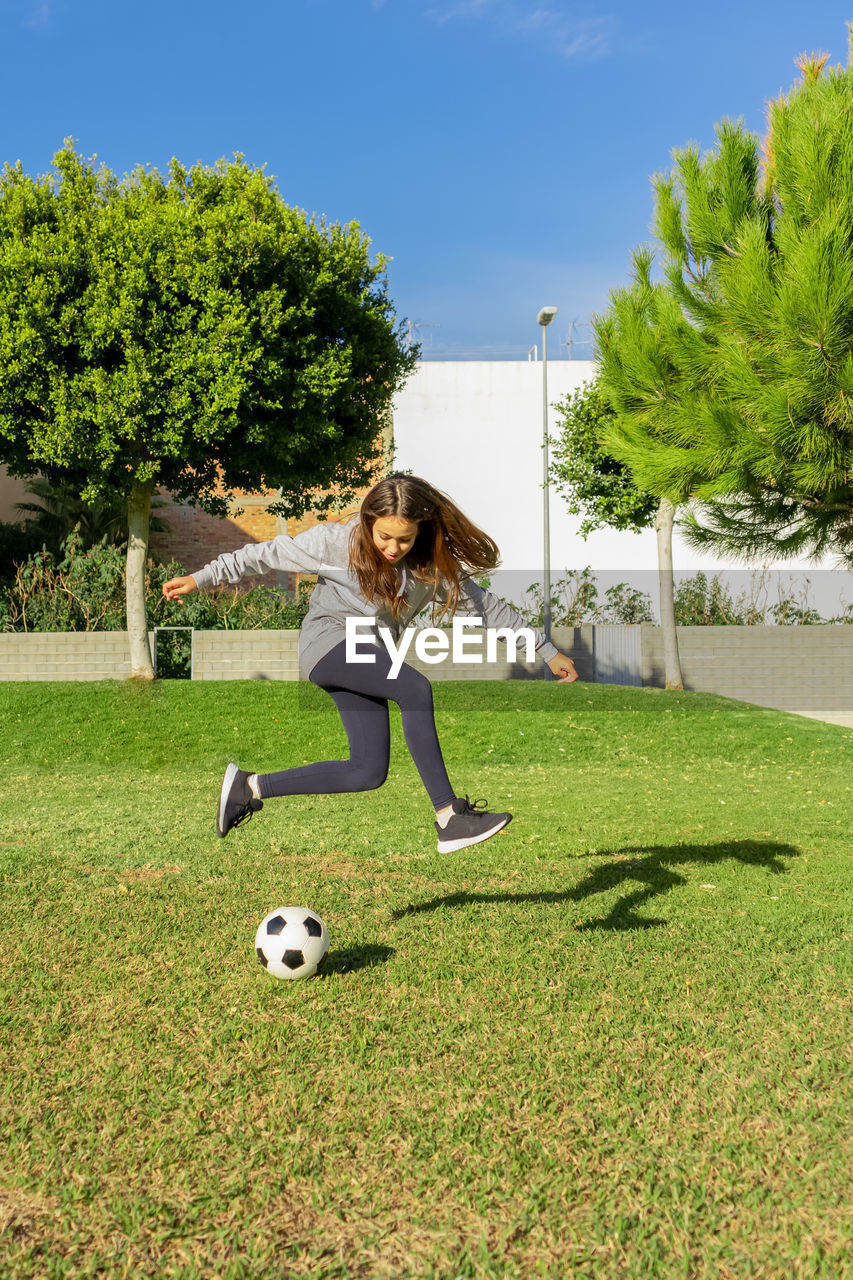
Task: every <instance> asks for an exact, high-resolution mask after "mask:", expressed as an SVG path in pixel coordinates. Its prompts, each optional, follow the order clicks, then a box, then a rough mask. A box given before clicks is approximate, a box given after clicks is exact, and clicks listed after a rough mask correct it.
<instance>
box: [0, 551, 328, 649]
mask: <svg viewBox="0 0 853 1280" xmlns="http://www.w3.org/2000/svg"><path fill="white" fill-rule="evenodd" d="M181 573H183V567H182V566H181V565H179V564H177V563H174V562H172V563H170V564H155V563H154V562H153V561H149V563H148V568H147V573H146V579H145V587H146V606H147V610H148V616H149V618H150V619H151V625H152V627H154V626H178V627H195V628H196V629H197V630H210V631H218V630H228V629H229V628H230V629H233V630H257V629H267V630H268V629H273V630H275V629H279V628H284V629H286V628H294V627H299V626H300V625H301V623H302V620H303V618H304V617H305V614H306V613H307V611H308V603H309V600H310V596H311V590H312V586H311V585H310V584H308V583H302V584H300V587H299V589H298V590H297V592H295V593H288V592H285V591H279V590H274V589H272V588H269V587H263V586H258V587H253V588H251V589H249V590H248V591H232V590H229V589H227V588H221V589H220V590H218V591H212V592H198V593H196V594H193V595H191V596H187V597H186V598H185V599H184V600H182V601H176V600H171V601H167V600H165V599H164V598H163V590H162V588H163V583H164V582H167V581H168V580H169V578H173V577H176V576H177V575H179V574H181ZM124 606H125V596H124V555H123V553H122V550H121V548H119V547H117V546H115V545H112V544H106V545H105V544H102V543H99V544H96V545H95V546H93V547H89V548H86V547H85V546H84V544H83V540H82V538H81V537H80V535H79V533H77V532H75V533H73V534H71V536H70V537H68V538H67V539H66V540H65V542H64V543H63V544H62V548H61V550H60V552H59V553H58V554H54V553H52V552H50V551H46V550H42V551H39V552H37V553H36V554H35V555H34V556H32V557H31V558H30V559H28V560H27V561H25V562H24V563H23V564H22V565H20V566H19V568H18V570H17V573H16V575H15V578H14V580H13V582H12V583H11V585H10V586H9V588H8V590H7V591H6V592H5V593H4V594H3V595H0V630H5V631H123V630H124V628H125V611H124Z"/></svg>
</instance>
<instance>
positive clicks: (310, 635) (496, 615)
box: [192, 521, 559, 676]
mask: <svg viewBox="0 0 853 1280" xmlns="http://www.w3.org/2000/svg"><path fill="white" fill-rule="evenodd" d="M355 523H356V521H350V522H349V523H348V524H341V523H339V522H332V521H329V522H328V523H327V524H317V525H314V527H313V528H311V529H306V530H305V531H304V532H303V533H298V534H297V535H296V537H295V538H290V537H288V536H287V535H286V534H281V535H280V536H279V537H277V538H273V539H272V540H271V541H270V542H253V543H250V544H249V545H248V546H246V547H243V548H241V550H240V551H231V552H227V553H226V554H225V555H221V556H217V558H216V559H215V560H211V561H210V563H209V564H206V565H205V566H204V568H203V569H199V570H198V572H194V573H193V575H192V576H193V578H194V579H195V581H196V585H197V586H198V588H199V590H204V589H205V588H208V587H218V586H221V585H222V584H223V583H231V584H233V583H236V582H239V581H240V580H241V578H245V577H248V576H249V575H251V574H260V573H268V572H270V571H271V570H276V571H277V572H279V573H311V574H317V585H316V587H315V588H314V590H313V592H312V593H311V603H310V605H309V608H308V613H307V615H306V617H305V620H304V622H303V623H302V629H301V632H300V635H299V665H300V667H301V668H302V671H303V672H304V674H305V675H306V676H310V674H311V671H312V669H313V668H314V667H315V666H316V665H317V663H318V662H319V661H320V659H321V658H324V657H325V656H326V654H327V653H329V652H330V651H331V650H332V649H334V647H335V646H336V645H337V644H340V643H341V641H343V640H344V638H345V630H346V620H347V618H375V619H376V623H377V626H384V627H388V629H389V630H390V632H391V633H392V635H393V636H394V637H395V641H396V640H397V639H399V636H400V634H401V633H402V632H403V630H404V629H405V627H406V626H408V625H413V619H414V618H415V616H416V615H417V614H419V613H420V612H421V611H422V610H423V609H424V608H425V607H426V606H427V605H429V603H430V602H431V600H432V594H433V593H432V586H431V585H430V584H429V583H426V582H421V581H419V580H418V579H416V578H414V577H412V575H411V574H409V573H407V572H406V567H405V562H404V561H401V562H400V564H399V565H398V566H396V572H397V574H398V577H399V579H400V592H399V594H400V595H403V594H405V595H407V596H408V608H406V609H404V610H403V612H402V613H401V615H400V617H399V618H396V619H395V618H394V617H393V616H392V614H391V611H390V610H389V609H385V608H379V607H377V605H376V604H375V603H370V602H368V601H367V600H365V598H364V596H363V595H362V594H361V588H360V587H359V585H358V578H357V577H356V575H355V573H354V572H352V571H351V569H350V567H349V539H350V533H351V531H352V529H353V528H354V526H355ZM436 599H437V600H438V601H440V602H441V603H443V602H444V599H445V593H444V591H443V590H442V587H441V584H439V588H438V591H437V592H436ZM457 612H459V613H462V614H466V615H467V616H469V617H479V618H482V619H483V624H484V625H485V626H486V627H509V628H512V629H513V630H518V629H519V628H521V627H524V626H526V623H525V622H524V619H523V618H522V617H521V616H520V614H518V613H516V611H515V610H514V609H512V608H510V606H509V605H507V604H504V602H503V601H502V600H499V599H498V598H497V596H494V595H492V593H491V592H490V591H486V590H485V589H484V588H483V587H480V586H478V585H477V583H476V582H473V581H472V580H471V579H470V578H464V579H462V580H461V582H460V593H459V604H458V607H457ZM534 634H535V636H536V651H537V653H539V654H540V655H541V656H542V658H543V659H544V660H545V661H546V662H548V661H549V660H550V659H551V658H553V657H555V655H556V654H557V653H558V652H559V650H558V649H557V648H556V646H555V645H553V644H551V643H550V642H549V641H547V640H546V639H545V636H544V634H543V632H541V631H535V632H534ZM364 643H365V641H364V639H363V638H361V639H360V641H359V647H361V646H362V645H363V644H364Z"/></svg>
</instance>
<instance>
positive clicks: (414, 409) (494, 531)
mask: <svg viewBox="0 0 853 1280" xmlns="http://www.w3.org/2000/svg"><path fill="white" fill-rule="evenodd" d="M594 375H595V364H594V362H593V361H590V360H565V359H562V360H561V359H556V360H550V361H549V362H548V368H547V377H548V402H549V406H550V407H549V431H550V434H551V435H552V436H553V435H554V434H555V431H556V426H557V416H558V415H557V414H556V412H555V411H554V408H553V405H554V403H555V402H558V401H560V400H562V399H564V398H565V396H566V395H567V394H569V393H570V392H572V391H574V390H575V389H576V388H577V387H579V386H581V385H582V384H583V383H585V382H588V381H590V380H591V379H592V378H593V377H594ZM542 409H543V387H542V363H541V361H539V362H537V361H515V360H501V361H425V362H423V363H421V364H419V365H418V366H417V369H416V371H415V373H413V374H412V376H411V378H410V379H409V381H408V383H407V384H406V386H405V387H404V388H403V390H402V391H401V392H400V393H399V394H398V395H397V397H396V399H395V401H394V410H393V411H394V443H395V448H396V454H395V464H396V466H397V467H398V468H399V469H400V470H404V471H411V472H413V473H414V474H415V475H420V476H423V477H424V479H427V480H429V481H430V482H431V483H432V484H434V485H435V486H436V487H437V488H439V489H442V490H444V492H446V493H448V494H449V495H450V496H451V497H452V498H453V499H454V501H455V502H457V503H458V505H459V506H460V507H461V508H462V509H463V510H464V511H465V512H466V513H467V514H468V515H469V516H470V517H471V519H472V520H473V521H474V522H475V523H476V524H478V525H479V526H480V527H481V528H483V529H485V530H486V532H487V533H489V534H490V535H491V536H492V537H493V538H494V539H495V541H496V542H497V544H498V546H499V547H500V549H501V554H502V573H501V574H500V575H495V577H494V579H493V582H494V586H495V588H496V589H497V590H498V591H499V592H500V593H501V594H503V595H505V596H507V597H509V598H512V599H516V600H520V599H521V598H522V593H523V591H524V588H525V587H526V586H528V585H529V583H530V582H532V581H534V580H538V581H540V582H541V580H542V570H543V564H544V537H543V488H542V476H543V469H542V463H543V456H542V434H543V431H542V428H543V414H542ZM549 509H550V526H551V538H550V542H551V578H552V582H553V581H556V580H557V579H558V578H560V577H561V576H562V575H563V574H564V573H565V571H566V570H567V569H570V570H571V569H583V568H584V567H586V566H589V567H590V568H592V569H593V570H594V571H597V573H598V575H599V586H600V590H601V589H602V588H606V587H607V586H609V585H612V584H613V583H617V582H630V584H631V585H632V586H635V587H638V588H639V589H641V590H643V591H646V592H647V593H648V594H649V595H650V596H651V598H652V600H653V601H655V602H656V600H657V543H656V537H655V532H654V529H646V530H644V531H643V532H642V533H619V532H616V531H614V530H610V529H605V530H601V531H600V532H597V533H593V534H591V535H590V536H589V537H588V538H587V539H586V540H584V539H583V538H582V537H581V536H580V533H579V532H578V529H579V526H580V523H581V521H580V518H579V517H577V516H570V515H569V514H568V512H567V510H566V501H565V499H564V498H563V497H562V496H561V495H560V494H559V493H557V492H556V491H555V490H554V488H553V486H552V487H551V492H550V503H549ZM673 560H674V565H675V570H676V573H677V574H678V573H680V572H682V573H690V574H692V573H695V572H696V571H697V570H699V569H704V570H706V571H707V572H708V573H709V574H711V573H714V572H720V571H723V570H726V569H728V570H732V568H733V566H732V564H731V562H730V561H725V560H722V559H720V558H719V557H715V556H713V555H710V554H708V553H707V552H699V551H695V550H693V549H691V548H690V547H688V546H686V544H685V543H684V542H683V541H682V540H681V539H680V538H679V537H678V535H677V533H676V535H675V537H674V539H673ZM806 566H807V562H806V561H790V562H787V563H786V565H785V566H784V569H783V570H782V572H781V575H780V566H779V565H778V564H776V565H774V566H773V570H774V572H773V574H772V575H771V577H770V583H771V586H770V588H769V590H770V598H769V603H771V604H772V603H773V590H774V589H775V587H774V586H773V585H772V584H777V585H778V582H779V579H780V576H781V579H782V581H783V583H788V582H789V581H790V582H791V583H792V584H794V583H796V584H797V585H798V587H802V586H803V572H802V570H803V568H805V567H806ZM760 567H761V566H756V568H757V569H758V568H760ZM798 570H799V571H798ZM749 577H750V575H749V573H748V572H745V571H744V567H743V566H742V565H738V566H736V572H735V573H732V574H730V579H729V580H730V584H731V586H732V587H733V588H734V590H735V592H736V593H737V591H739V590H740V589H741V588H742V587H743V588H745V587H746V586H747V585H748V581H749ZM808 577H809V579H810V587H809V590H810V598H811V600H812V603H814V604H815V605H817V607H818V608H820V609H821V611H822V612H824V613H825V615H826V616H829V615H830V614H832V613H833V612H834V610H835V608H836V604H837V602H838V600H839V592H840V593H841V597H842V600H845V599H846V600H847V601H850V600H853V575H851V574H847V573H844V574H842V573H837V572H835V573H830V572H828V571H827V570H826V569H815V567H814V566H808ZM827 593H828V594H827Z"/></svg>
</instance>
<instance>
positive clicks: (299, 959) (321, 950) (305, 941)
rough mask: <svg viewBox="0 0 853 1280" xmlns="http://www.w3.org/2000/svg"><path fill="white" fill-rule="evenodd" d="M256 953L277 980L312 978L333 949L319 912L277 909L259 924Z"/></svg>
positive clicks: (305, 909)
mask: <svg viewBox="0 0 853 1280" xmlns="http://www.w3.org/2000/svg"><path fill="white" fill-rule="evenodd" d="M255 950H256V951H257V953H258V959H259V960H260V962H261V964H262V965H263V966H264V968H265V969H266V971H267V973H271V974H272V975H273V977H274V978H311V977H313V976H314V974H315V973H316V972H317V969H318V966H319V965H320V964H322V962H323V960H324V959H325V957H326V952H327V951H328V950H329V933H328V930H327V929H326V926H325V925H324V924H323V921H322V920H321V919H320V917H319V916H318V915H317V912H316V911H309V910H308V908H307V907H276V909H275V911H271V912H270V913H269V915H268V916H264V918H263V920H262V921H261V923H260V924H259V925H258V932H257V933H256V934H255Z"/></svg>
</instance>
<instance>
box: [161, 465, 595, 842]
mask: <svg viewBox="0 0 853 1280" xmlns="http://www.w3.org/2000/svg"><path fill="white" fill-rule="evenodd" d="M497 563H498V548H497V547H496V545H495V543H494V542H493V541H492V539H491V538H490V537H489V536H488V535H487V534H485V533H483V531H482V530H481V529H478V528H477V527H476V525H474V524H472V523H471V521H470V520H469V519H468V518H467V517H466V516H465V515H463V513H462V512H461V511H460V510H459V508H458V507H457V506H456V505H455V503H453V502H451V500H450V499H449V498H448V497H447V496H446V495H445V494H443V493H441V492H439V490H437V489H434V488H433V486H432V485H430V484H428V483H427V482H426V480H419V479H417V478H416V477H414V476H408V475H399V474H397V475H392V476H388V477H387V478H386V479H385V480H380V481H379V483H378V484H376V485H374V487H373V488H372V489H371V490H370V492H369V493H368V494H367V496H366V497H365V499H364V501H363V502H362V504H361V511H360V514H359V516H358V517H357V518H356V519H355V520H354V521H352V522H350V523H348V524H337V523H329V524H318V525H316V526H315V527H314V528H313V529H306V530H305V531H304V532H303V533H300V534H297V536H296V537H295V538H289V537H286V536H284V535H282V536H281V537H278V538H273V539H272V541H271V542H261V543H253V544H251V545H249V546H247V547H243V549H242V550H241V551H235V552H233V553H231V554H227V555H221V556H219V557H218V558H217V559H216V560H212V561H211V562H210V564H207V565H205V566H204V568H203V569H200V570H199V571H198V572H197V573H193V574H188V575H186V576H185V577H180V578H172V579H171V580H170V581H169V582H167V583H165V584H164V586H163V594H164V596H165V597H166V599H167V600H178V599H180V598H181V597H182V596H186V595H189V594H190V593H191V592H192V591H196V590H200V589H203V588H206V587H216V586H219V585H220V583H222V582H229V583H235V582H239V581H240V579H241V578H243V577H245V576H246V575H247V574H253V573H254V574H257V573H265V572H267V571H268V570H270V569H276V570H279V571H284V572H290V573H311V574H317V585H316V587H315V588H314V590H313V592H312V594H311V604H310V607H309V609H308V613H307V615H306V617H305V620H304V622H303V624H302V630H301V632H300V636H299V665H300V667H301V668H302V670H303V672H304V673H305V675H306V676H307V677H308V679H309V680H310V681H311V682H312V684H316V685H318V686H319V687H320V688H321V689H325V690H326V692H327V693H328V694H329V695H330V697H331V698H332V699H333V700H334V702H335V704H336V706H337V708H338V711H339V713H340V717H341V720H342V721H343V725H344V729H345V730H346V735H347V738H348V740H349V752H350V754H349V759H348V760H327V761H324V762H322V763H318V764H309V765H304V766H302V767H301V768H296V769H285V770H283V771H282V772H280V773H262V774H257V773H250V772H248V771H247V770H244V769H238V768H237V766H236V765H235V764H229V766H228V768H227V769H226V771H225V778H224V780H223V783H222V791H221V794H220V798H219V809H218V811H217V816H216V830H217V832H218V834H219V835H220V836H225V835H227V833H228V832H229V831H230V830H231V828H232V827H236V826H238V825H239V824H240V823H241V822H244V821H246V820H247V819H248V818H251V816H252V814H253V813H254V812H257V810H258V809H261V808H263V801H264V800H268V799H270V798H271V797H272V796H292V795H309V794H310V795H317V794H323V795H326V794H330V793H332V792H341V791H370V790H372V789H373V788H374V787H380V786H381V785H382V783H383V782H384V781H385V778H386V776H387V773H388V762H389V755H390V729H389V719H388V702H389V699H390V700H391V701H393V702H396V703H398V704H399V707H400V711H401V714H402V721H403V733H404V736H405V739H406V745H407V746H408V748H409V751H410V752H411V754H412V759H413V760H414V762H415V765H416V766H417V769H418V772H419V773H420V776H421V780H422V781H423V784H424V787H425V788H426V790H427V793H428V795H429V798H430V800H431V801H432V805H433V808H434V809H435V828H436V831H437V833H438V848H439V851H441V852H449V851H452V850H455V849H464V848H465V847H466V845H470V844H478V843H479V842H480V841H481V840H488V838H489V837H490V836H493V835H494V834H495V833H496V832H498V831H500V830H501V828H502V827H505V826H506V825H507V823H508V822H509V821H510V819H511V817H512V815H511V814H509V813H489V812H488V811H487V810H486V807H485V806H486V802H485V800H475V801H474V802H473V803H472V802H471V801H470V800H469V798H468V796H467V795H466V796H465V797H464V798H460V797H459V796H457V795H456V793H455V792H454V790H453V787H452V786H451V785H450V779H449V778H448V776H447V770H446V769H445V766H444V759H443V757H442V754H441V747H440V745H439V742H438V735H437V733H436V727H435V718H434V713H433V700H432V687H431V685H430V683H429V681H428V680H427V679H426V678H425V677H424V676H422V675H421V674H420V672H418V671H416V670H415V669H414V668H413V667H410V666H408V665H407V664H405V663H404V664H403V665H402V667H401V668H400V670H399V673H398V674H397V676H396V678H391V677H390V674H389V672H390V668H391V657H390V655H389V653H388V652H387V649H385V648H383V647H381V646H379V645H377V646H376V648H375V655H376V657H375V661H364V659H362V661H361V662H359V663H357V664H356V663H353V662H350V663H348V662H347V661H346V642H345V638H344V637H345V627H346V619H347V618H348V617H352V618H358V617H362V618H364V617H369V618H375V619H376V621H377V623H378V624H379V625H384V626H387V627H388V628H389V629H390V631H391V633H392V635H394V636H395V639H396V638H397V637H399V635H400V633H401V632H402V631H403V629H404V628H405V626H406V624H407V622H409V621H410V620H411V619H412V618H413V617H414V616H415V615H416V614H418V613H420V611H421V610H422V609H423V608H424V607H425V606H426V605H429V604H431V605H432V609H433V615H434V616H435V613H436V610H437V608H440V613H439V618H438V620H439V621H440V620H441V619H442V618H444V617H445V616H450V617H452V616H453V614H454V613H455V612H456V611H457V610H459V611H461V612H463V613H468V614H474V615H476V616H479V617H481V618H482V619H483V622H484V624H485V625H486V626H487V627H512V628H516V629H517V628H519V627H522V626H523V625H524V621H523V619H522V618H521V617H520V616H519V615H518V614H517V613H516V612H515V610H514V609H511V608H510V607H509V606H508V605H506V604H504V603H503V602H502V601H500V600H498V599H497V598H496V597H495V596H493V595H492V594H491V593H490V592H488V591H485V590H483V588H482V587H479V586H477V584H476V583H475V582H473V581H472V580H471V579H472V575H474V574H477V573H483V572H485V571H486V570H489V569H493V568H494V567H495V566H496V565H497ZM536 640H537V643H536V648H537V651H538V652H540V653H541V654H542V656H543V658H544V659H545V661H546V662H547V663H548V666H549V667H550V668H551V670H552V671H553V672H554V673H555V675H558V676H560V677H561V678H562V679H563V680H564V681H572V680H576V679H577V678H578V676H577V671H576V670H575V668H574V664H573V663H572V662H571V660H570V659H569V658H567V657H565V656H564V655H563V654H561V653H560V652H558V650H557V648H556V646H555V645H553V644H550V643H549V642H547V641H546V640H545V637H544V635H543V634H542V633H541V632H537V633H536ZM364 644H365V641H364V638H363V636H362V637H360V638H359V652H360V653H361V654H364V652H365V651H364V647H363V646H364Z"/></svg>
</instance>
